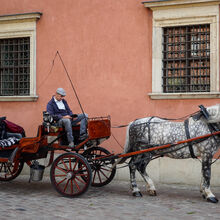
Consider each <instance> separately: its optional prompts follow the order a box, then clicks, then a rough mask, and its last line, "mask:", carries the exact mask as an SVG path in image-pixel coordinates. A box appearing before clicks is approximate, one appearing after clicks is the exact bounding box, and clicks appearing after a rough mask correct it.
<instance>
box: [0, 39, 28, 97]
mask: <svg viewBox="0 0 220 220" xmlns="http://www.w3.org/2000/svg"><path fill="white" fill-rule="evenodd" d="M29 94H30V38H29V37H23V38H9V39H0V96H26V95H29Z"/></svg>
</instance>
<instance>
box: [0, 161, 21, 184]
mask: <svg viewBox="0 0 220 220" xmlns="http://www.w3.org/2000/svg"><path fill="white" fill-rule="evenodd" d="M23 166H24V163H23V162H20V161H16V162H15V163H6V162H2V163H0V181H10V180H13V179H15V178H16V177H17V176H18V175H19V174H20V173H21V171H22V169H23Z"/></svg>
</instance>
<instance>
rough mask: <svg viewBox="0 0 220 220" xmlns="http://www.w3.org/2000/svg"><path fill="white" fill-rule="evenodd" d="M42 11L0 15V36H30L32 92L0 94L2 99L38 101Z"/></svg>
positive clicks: (0, 99) (3, 37) (5, 37)
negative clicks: (38, 32)
mask: <svg viewBox="0 0 220 220" xmlns="http://www.w3.org/2000/svg"><path fill="white" fill-rule="evenodd" d="M41 15H42V13H40V12H33V13H25V14H14V15H2V16H0V38H1V39H9V38H21V37H22V38H23V37H29V38H30V94H29V95H28V96H0V101H36V100H37V98H38V96H37V94H36V22H37V20H38V19H40V17H41Z"/></svg>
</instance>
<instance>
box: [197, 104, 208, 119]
mask: <svg viewBox="0 0 220 220" xmlns="http://www.w3.org/2000/svg"><path fill="white" fill-rule="evenodd" d="M199 108H200V109H201V113H202V114H203V115H204V117H205V118H206V119H207V120H209V116H210V115H209V113H208V111H207V109H206V108H205V107H204V105H199Z"/></svg>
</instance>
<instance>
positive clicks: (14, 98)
mask: <svg viewBox="0 0 220 220" xmlns="http://www.w3.org/2000/svg"><path fill="white" fill-rule="evenodd" d="M37 99H38V96H0V102H36V101H37Z"/></svg>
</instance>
